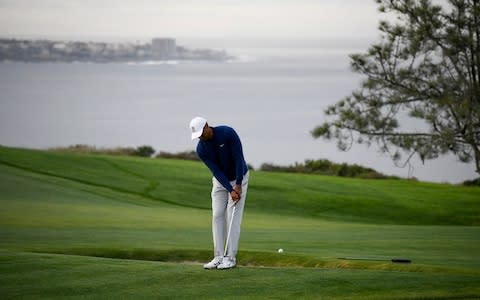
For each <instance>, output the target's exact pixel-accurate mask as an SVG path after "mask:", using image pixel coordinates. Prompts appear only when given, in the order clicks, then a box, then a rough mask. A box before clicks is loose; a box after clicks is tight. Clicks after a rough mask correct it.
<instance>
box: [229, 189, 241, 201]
mask: <svg viewBox="0 0 480 300" xmlns="http://www.w3.org/2000/svg"><path fill="white" fill-rule="evenodd" d="M230 196H231V197H232V200H233V202H238V200H240V194H239V193H238V192H237V191H235V190H233V191H231V192H230Z"/></svg>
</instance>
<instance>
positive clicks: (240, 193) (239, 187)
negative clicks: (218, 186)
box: [233, 184, 242, 197]
mask: <svg viewBox="0 0 480 300" xmlns="http://www.w3.org/2000/svg"><path fill="white" fill-rule="evenodd" d="M233 190H234V191H235V192H237V194H238V195H239V196H240V197H241V196H242V186H241V185H239V184H236V185H235V186H234V187H233Z"/></svg>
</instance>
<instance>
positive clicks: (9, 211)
mask: <svg viewBox="0 0 480 300" xmlns="http://www.w3.org/2000/svg"><path fill="white" fill-rule="evenodd" d="M210 184H211V175H210V173H209V171H208V170H207V169H206V167H204V166H203V165H202V164H201V163H199V162H192V161H180V160H165V159H145V158H134V157H117V156H104V155H90V154H73V153H62V152H51V151H36V150H26V149H14V148H6V147H0V201H1V204H2V209H1V210H0V261H1V264H0V294H1V295H2V299H3V298H4V299H13V298H15V299H55V298H58V299H65V298H66V299H69V298H88V299H109V298H124V299H152V298H153V299H155V298H164V299H170V298H179V299H266V298H267V299H268V298H272V299H302V298H303V299H445V298H448V299H459V298H461V299H476V298H480V257H479V256H478V253H480V227H479V225H480V188H477V187H462V186H454V185H447V184H432V183H422V182H411V181H406V180H361V179H347V178H338V177H327V176H313V175H301V174H285V173H283V174H282V173H265V172H258V171H253V172H252V174H251V179H250V187H249V195H248V199H247V203H246V210H245V215H244V222H243V225H242V236H241V239H240V252H239V256H238V263H239V266H238V268H236V269H234V270H230V271H216V270H215V271H205V270H203V269H202V263H204V262H206V261H207V260H209V259H210V258H211V253H212V242H211V220H210V214H211V212H210V209H209V207H210V188H211V187H210ZM279 248H283V249H284V250H285V252H284V253H281V254H280V253H278V252H277V249H279ZM338 257H352V258H371V259H387V260H388V259H390V258H393V257H405V258H410V259H411V260H412V263H411V264H394V263H391V262H388V261H364V260H339V259H338Z"/></svg>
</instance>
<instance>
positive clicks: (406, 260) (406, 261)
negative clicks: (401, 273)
mask: <svg viewBox="0 0 480 300" xmlns="http://www.w3.org/2000/svg"><path fill="white" fill-rule="evenodd" d="M337 259H343V260H369V261H391V262H392V263H399V264H409V263H411V262H412V260H410V259H409V258H391V259H390V258H371V257H338V258H337Z"/></svg>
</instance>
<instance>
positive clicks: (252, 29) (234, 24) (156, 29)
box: [0, 0, 380, 39]
mask: <svg viewBox="0 0 480 300" xmlns="http://www.w3.org/2000/svg"><path fill="white" fill-rule="evenodd" d="M379 18H380V14H379V13H378V11H377V6H376V4H375V1H373V0H335V1H334V0H210V1H199V0H131V1H129V0H0V36H2V37H19V36H34V37H44V38H49V37H50V38H51V37H65V36H67V37H80V36H81V37H92V38H103V37H114V38H125V37H129V38H132V37H134V38H150V37H153V36H170V37H176V38H182V37H189V38H190V37H193V38H195V37H208V38H291V37H297V38H302V39H303V38H304V39H314V38H324V37H359V36H360V37H364V36H365V37H371V36H376V35H377V25H378V20H379Z"/></svg>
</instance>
